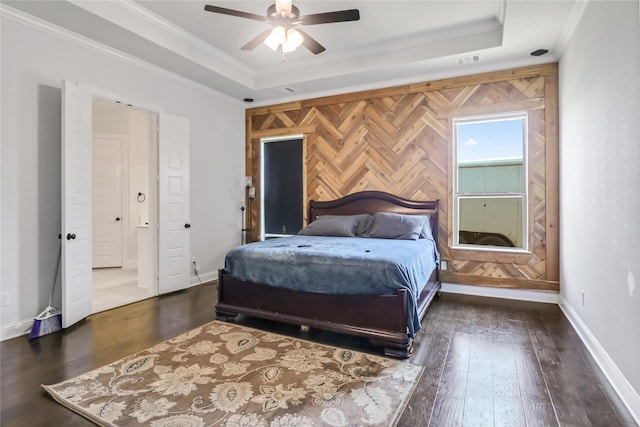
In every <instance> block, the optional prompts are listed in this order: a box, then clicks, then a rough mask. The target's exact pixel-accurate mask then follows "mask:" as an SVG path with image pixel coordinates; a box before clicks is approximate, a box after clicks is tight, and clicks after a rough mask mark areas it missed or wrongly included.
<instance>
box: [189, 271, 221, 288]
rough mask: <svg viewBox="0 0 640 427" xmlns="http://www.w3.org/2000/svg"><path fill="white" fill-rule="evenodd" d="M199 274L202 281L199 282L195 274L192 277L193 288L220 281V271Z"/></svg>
mask: <svg viewBox="0 0 640 427" xmlns="http://www.w3.org/2000/svg"><path fill="white" fill-rule="evenodd" d="M198 274H199V275H200V280H198V277H197V276H196V275H195V274H192V275H191V286H194V285H199V284H201V283H207V282H213V281H216V280H218V270H216V271H211V272H209V273H198Z"/></svg>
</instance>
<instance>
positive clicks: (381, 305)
mask: <svg viewBox="0 0 640 427" xmlns="http://www.w3.org/2000/svg"><path fill="white" fill-rule="evenodd" d="M438 204H439V202H438V200H436V201H415V200H408V199H403V198H401V197H398V196H394V195H392V194H389V193H384V192H379V191H363V192H359V193H354V194H350V195H348V196H345V197H342V198H340V199H337V200H332V201H326V202H318V201H313V200H311V201H310V202H309V211H308V212H309V222H312V221H313V220H314V219H315V218H317V217H318V216H320V215H355V214H362V213H368V214H373V213H375V212H380V211H384V212H395V213H402V214H431V215H433V216H434V218H433V219H434V220H433V221H432V224H431V226H432V227H431V228H432V230H431V232H432V233H433V237H434V239H435V241H436V242H437V241H438ZM439 289H440V280H439V277H438V268H436V269H435V270H434V271H433V273H432V274H431V277H430V278H429V281H428V282H427V284H426V286H425V288H424V290H423V292H422V294H421V295H420V298H419V299H418V314H419V317H420V319H422V318H423V317H424V314H425V313H426V311H427V308H428V307H429V304H430V303H431V301H432V299H433V298H434V296H435V295H436V292H437V291H438V290H439ZM407 297H408V295H407V291H406V290H404V289H402V290H399V291H398V293H396V294H393V295H337V294H323V293H316V292H305V291H298V290H291V289H285V288H278V287H275V286H271V285H266V284H262V283H255V282H251V281H247V280H243V279H240V278H238V277H235V276H232V275H230V274H228V273H227V272H225V271H224V270H220V271H219V272H218V303H217V305H216V317H217V318H218V319H222V320H229V319H231V318H234V317H235V316H236V315H237V314H243V315H246V316H253V317H258V318H262V319H269V320H276V321H280V322H285V323H290V324H295V325H301V326H307V327H311V328H317V329H322V330H326V331H332V332H339V333H344V334H349V335H355V336H360V337H365V338H368V339H369V341H370V342H371V343H372V344H373V345H376V346H380V347H382V349H383V351H384V353H385V354H386V355H388V356H394V357H399V358H407V357H409V355H410V354H411V349H412V345H413V339H412V338H411V337H409V335H408V333H407V330H408V329H407V318H408V316H407Z"/></svg>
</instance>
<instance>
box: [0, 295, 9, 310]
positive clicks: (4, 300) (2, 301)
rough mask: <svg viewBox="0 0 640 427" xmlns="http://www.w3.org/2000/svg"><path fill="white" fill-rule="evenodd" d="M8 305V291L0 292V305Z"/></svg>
mask: <svg viewBox="0 0 640 427" xmlns="http://www.w3.org/2000/svg"><path fill="white" fill-rule="evenodd" d="M7 305H9V292H1V293H0V307H5V306H7Z"/></svg>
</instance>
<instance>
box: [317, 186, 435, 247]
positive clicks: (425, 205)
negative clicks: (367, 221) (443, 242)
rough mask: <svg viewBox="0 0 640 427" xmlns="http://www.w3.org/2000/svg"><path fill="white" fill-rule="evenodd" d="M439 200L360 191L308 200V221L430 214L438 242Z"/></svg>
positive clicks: (432, 230)
mask: <svg viewBox="0 0 640 427" xmlns="http://www.w3.org/2000/svg"><path fill="white" fill-rule="evenodd" d="M439 204H440V201H439V200H429V201H419V200H409V199H404V198H402V197H398V196H395V195H393V194H389V193H385V192H382V191H361V192H359V193H353V194H349V195H348V196H344V197H341V198H339V199H336V200H329V201H325V202H321V201H316V200H310V201H309V210H308V213H309V221H308V222H309V223H311V222H313V220H314V219H316V218H317V217H319V216H321V215H357V214H364V213H367V214H371V215H373V214H374V213H376V212H394V213H399V214H407V215H432V216H433V221H431V233H432V234H433V238H434V240H435V241H436V243H437V242H438V210H439Z"/></svg>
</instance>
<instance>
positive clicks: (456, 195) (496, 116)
mask: <svg viewBox="0 0 640 427" xmlns="http://www.w3.org/2000/svg"><path fill="white" fill-rule="evenodd" d="M513 119H521V120H522V124H523V127H522V141H523V145H522V192H521V193H519V192H464V193H463V192H460V191H459V180H460V179H459V176H460V173H459V162H458V145H459V144H458V126H459V125H461V124H463V125H464V124H470V123H481V122H494V121H503V120H513ZM530 120H531V117H530V114H529V111H527V110H516V111H509V112H500V113H489V114H481V115H470V116H457V117H452V120H451V124H452V136H453V138H452V139H453V141H452V146H453V156H452V160H453V161H452V163H453V165H452V167H453V174H452V175H453V177H452V199H453V203H452V208H453V209H452V210H453V213H452V218H453V232H452V235H451V242H450V243H451V248H452V249H455V250H470V251H478V252H502V253H530V251H529V186H528V183H529V179H528V174H529V126H530V125H529V121H530ZM477 198H485V199H489V198H492V199H497V198H514V199H519V200H521V201H522V202H521V207H520V208H521V218H520V220H521V221H520V227H521V233H522V245H521V246H519V247H510V246H490V245H477V244H468V243H460V200H461V199H462V200H464V199H477Z"/></svg>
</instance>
